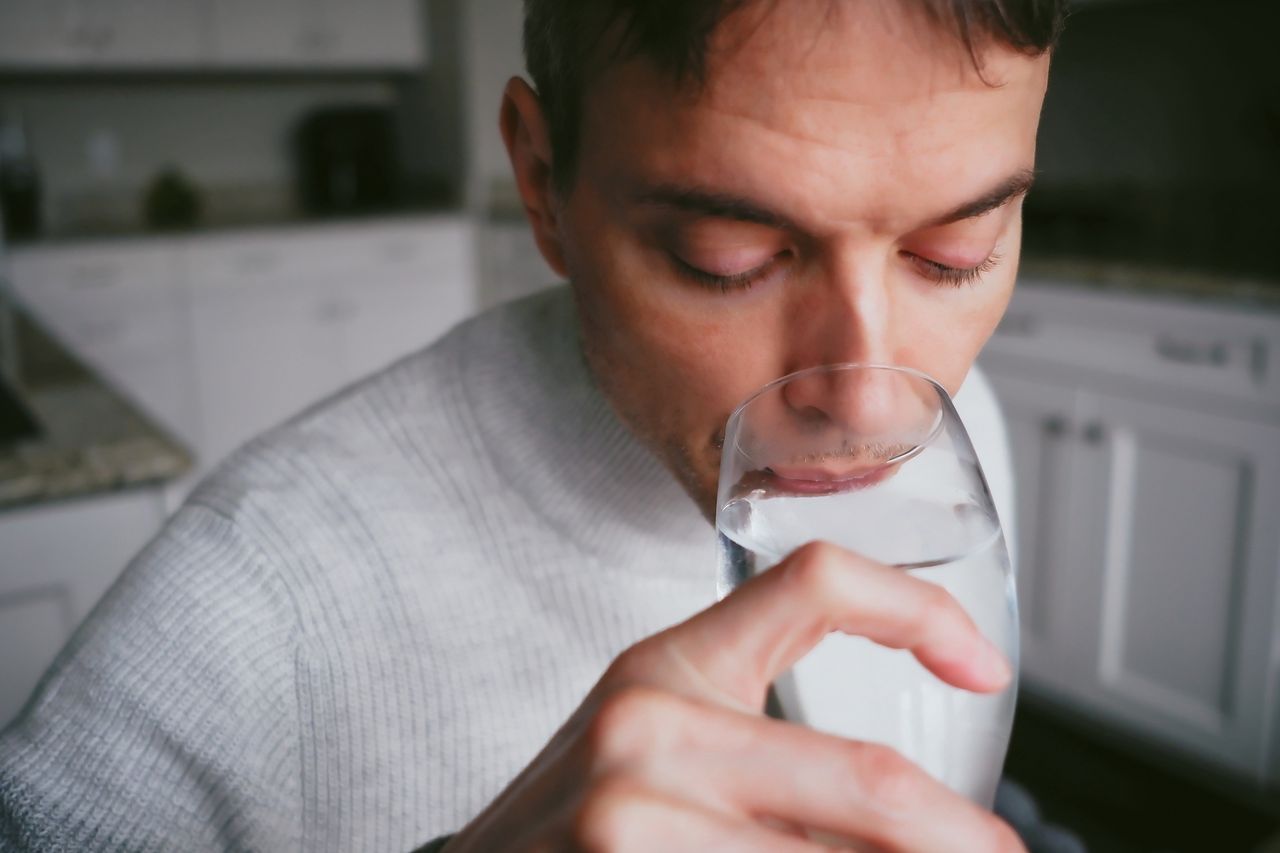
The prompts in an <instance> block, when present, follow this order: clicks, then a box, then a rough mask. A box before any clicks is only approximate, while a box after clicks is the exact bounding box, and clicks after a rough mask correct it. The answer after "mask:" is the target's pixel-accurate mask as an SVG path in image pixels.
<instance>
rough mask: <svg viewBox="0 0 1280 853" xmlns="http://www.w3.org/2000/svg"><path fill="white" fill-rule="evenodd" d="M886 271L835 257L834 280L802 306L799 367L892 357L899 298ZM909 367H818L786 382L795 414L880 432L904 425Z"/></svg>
mask: <svg viewBox="0 0 1280 853" xmlns="http://www.w3.org/2000/svg"><path fill="white" fill-rule="evenodd" d="M886 272H887V271H886V270H885V269H883V268H881V265H878V264H871V265H863V266H862V267H856V266H855V264H854V263H852V262H845V263H841V262H840V261H839V260H837V261H836V262H833V263H832V265H831V269H830V270H829V271H828V276H827V279H826V280H825V281H824V282H823V283H822V285H821V286H818V287H815V288H814V289H813V291H811V293H810V300H809V302H808V304H806V305H805V306H804V308H803V310H800V311H797V312H796V314H795V317H796V320H797V322H796V328H795V329H794V331H793V335H792V340H793V342H794V343H793V349H792V360H791V364H792V368H791V369H792V370H793V371H796V370H803V369H804V368H811V367H816V366H818V365H824V364H845V363H856V364H881V365H884V364H891V363H892V362H893V357H894V356H893V353H894V345H893V341H892V334H893V324H892V307H893V306H892V297H891V294H890V292H889V288H888V283H887V281H886V275H885V274H886ZM906 392H909V389H907V388H905V387H904V384H903V376H902V374H897V373H895V372H893V371H886V370H859V371H814V372H811V373H808V374H804V375H801V376H798V377H797V378H796V379H794V380H792V381H791V382H789V383H787V385H786V386H784V389H783V395H782V396H783V399H784V400H785V401H786V404H787V406H788V407H789V408H790V409H791V411H792V412H793V413H794V415H795V416H798V417H799V418H802V419H804V420H807V421H809V422H811V423H815V424H827V425H831V426H834V427H838V428H840V429H843V430H847V431H849V432H851V433H858V434H865V435H879V434H882V433H886V432H892V431H894V430H895V429H898V428H900V427H901V422H900V419H901V417H902V405H903V400H904V399H905V398H904V393H906Z"/></svg>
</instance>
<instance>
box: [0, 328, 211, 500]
mask: <svg viewBox="0 0 1280 853" xmlns="http://www.w3.org/2000/svg"><path fill="white" fill-rule="evenodd" d="M14 319H15V327H16V333H17V340H18V352H19V353H20V354H21V362H20V372H19V380H20V383H21V385H20V390H21V391H22V392H23V396H24V398H25V401H26V402H27V404H28V405H29V406H30V408H31V410H32V411H33V413H34V414H35V416H36V418H37V419H38V420H39V422H40V426H41V427H42V431H41V433H40V434H39V435H38V436H36V437H34V438H32V439H28V440H25V441H20V442H18V443H15V444H7V445H0V510H4V509H12V508H15V507H19V506H27V505H31V504H37V503H44V502H48V501H55V500H63V499H67V498H77V497H85V496H88V495H91V494H95V493H98V492H107V491H114V490H119V489H126V488H132V487H135V486H143V485H154V484H159V483H164V482H166V481H168V480H171V479H174V478H176V477H179V476H181V475H182V474H184V473H186V472H187V471H188V470H190V468H191V466H192V462H193V460H192V456H191V453H190V452H189V451H188V450H187V449H186V448H185V447H183V446H182V445H181V444H180V443H179V442H177V441H175V440H174V439H173V438H172V437H171V436H170V435H169V434H168V433H167V432H166V431H165V430H164V429H162V428H161V427H160V426H158V425H157V424H155V423H154V422H153V421H151V420H150V419H149V418H148V417H147V416H146V415H144V414H143V413H142V412H140V411H139V410H138V409H137V408H136V407H135V406H134V405H133V404H132V403H130V402H129V401H128V400H126V399H125V398H124V397H122V396H121V395H120V394H119V393H118V392H116V391H115V390H114V389H113V388H111V387H110V386H109V385H108V384H107V383H106V382H104V381H103V380H102V379H101V378H99V377H98V376H96V375H95V374H94V373H93V372H92V371H91V370H90V369H89V368H87V367H86V366H85V365H83V364H82V363H81V362H80V361H79V360H78V359H77V358H75V356H73V355H72V354H71V353H69V352H67V351H66V349H65V348H64V347H62V346H61V345H60V344H59V343H58V342H57V341H56V340H55V339H54V338H53V337H52V336H51V335H49V334H48V333H47V332H46V331H45V330H44V329H42V328H41V327H40V326H39V325H37V324H36V323H35V322H34V321H33V320H32V319H31V318H30V317H29V316H27V315H26V314H25V313H23V312H22V311H17V312H15V318H14Z"/></svg>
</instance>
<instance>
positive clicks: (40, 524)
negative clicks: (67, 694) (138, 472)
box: [0, 491, 164, 728]
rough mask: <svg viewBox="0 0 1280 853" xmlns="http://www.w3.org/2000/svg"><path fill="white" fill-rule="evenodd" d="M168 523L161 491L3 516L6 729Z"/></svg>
mask: <svg viewBox="0 0 1280 853" xmlns="http://www.w3.org/2000/svg"><path fill="white" fill-rule="evenodd" d="M163 520H164V508H163V505H162V502H161V500H160V498H159V496H158V494H157V493H156V492H154V491H139V492H131V493H127V494H123V495H114V496H110V497H104V498H94V499H91V500H86V501H77V502H74V503H67V504H57V505H54V506H49V507H35V508H31V509H20V510H13V511H9V512H5V513H3V514H0V555H3V559H0V649H4V653H3V654H0V728H2V727H3V726H4V724H5V723H6V722H8V721H9V719H11V718H12V717H13V715H14V714H15V713H17V711H18V709H19V708H20V707H21V706H22V704H23V703H24V702H25V701H26V699H27V697H28V695H29V694H30V693H31V689H32V688H33V687H34V686H35V683H36V680H37V679H38V678H39V677H40V675H41V674H42V673H43V672H44V670H45V669H46V668H47V667H48V666H49V664H50V662H52V661H53V657H54V655H55V654H57V652H58V650H59V649H60V648H61V647H62V645H63V643H65V642H66V640H67V638H68V637H69V636H70V635H71V632H72V630H74V628H75V626H76V625H77V624H78V623H79V622H80V620H81V619H83V618H84V617H85V615H86V614H87V613H88V612H89V609H90V608H91V607H93V605H94V603H95V602H97V600H98V599H99V598H100V597H101V596H102V593H103V592H104V591H105V590H106V588H107V587H108V586H109V585H110V584H111V582H112V581H113V580H115V578H116V576H117V575H119V574H120V571H121V570H122V569H123V568H124V567H125V565H126V564H127V563H128V561H129V560H130V559H131V558H132V557H133V555H134V554H136V553H137V552H138V550H139V549H140V548H141V547H142V546H143V545H144V544H145V543H146V542H147V540H149V539H150V538H151V537H152V536H154V535H155V533H156V532H157V531H158V530H159V529H160V525H161V523H162V522H163Z"/></svg>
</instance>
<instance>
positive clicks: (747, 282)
mask: <svg viewBox="0 0 1280 853" xmlns="http://www.w3.org/2000/svg"><path fill="white" fill-rule="evenodd" d="M671 260H672V261H674V262H675V265H676V269H678V270H679V271H680V273H681V274H682V275H684V276H685V277H686V278H689V279H692V280H693V281H695V282H696V283H698V284H701V285H702V286H704V287H714V288H719V290H720V291H721V292H722V293H728V292H729V291H731V290H747V289H749V288H750V287H751V286H752V285H754V284H756V283H757V282H759V281H760V280H761V279H763V278H764V277H765V276H766V275H768V273H769V271H770V270H771V269H772V268H773V264H774V260H775V259H770V260H769V261H767V262H765V263H764V264H762V265H760V266H758V267H756V268H755V269H753V270H747V271H746V272H740V273H734V274H733V275H716V274H715V273H710V272H707V271H706V270H704V269H699V268H698V267H695V266H693V265H692V264H690V263H687V262H686V261H684V260H683V259H682V258H680V256H678V255H674V254H673V255H672V256H671Z"/></svg>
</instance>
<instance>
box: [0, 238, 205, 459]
mask: <svg viewBox="0 0 1280 853" xmlns="http://www.w3.org/2000/svg"><path fill="white" fill-rule="evenodd" d="M10 269H11V273H12V279H13V284H14V289H15V290H16V292H17V293H18V295H19V297H20V298H21V299H22V300H23V302H24V303H25V304H26V305H27V306H28V307H29V308H30V309H31V310H32V311H33V312H34V313H35V315H36V316H37V317H38V318H39V319H40V320H41V321H42V322H43V323H44V325H45V326H47V327H48V328H49V329H50V330H51V331H52V332H53V333H54V334H55V335H56V336H57V337H58V338H59V339H60V340H61V341H62V342H63V343H64V344H65V345H67V346H68V347H69V348H70V349H71V350H72V351H73V352H75V353H76V354H77V355H78V356H80V358H82V359H83V360H85V361H86V362H88V363H90V364H92V365H94V367H95V369H97V370H98V372H99V373H100V374H102V375H103V376H104V377H105V378H106V379H107V380H108V381H110V382H112V384H114V385H115V386H116V388H117V390H119V391H121V392H122V393H124V394H125V395H126V396H128V397H131V398H132V399H133V400H134V402H136V403H137V404H138V405H139V406H140V407H141V408H142V409H143V410H144V411H146V412H147V413H148V414H150V415H151V416H153V417H154V418H155V419H156V420H158V421H159V422H160V423H161V424H162V425H163V426H165V427H166V428H168V429H169V430H170V431H171V432H173V433H174V434H175V435H176V436H177V437H178V438H180V439H182V440H183V441H184V442H186V443H188V444H191V445H194V444H195V443H197V442H198V440H199V425H198V413H197V411H196V408H195V403H196V401H195V396H194V389H193V386H192V382H191V359H190V353H189V351H188V349H187V346H186V340H187V337H188V324H187V309H186V293H185V291H184V287H183V280H182V270H181V267H180V263H179V258H178V255H177V253H176V252H175V251H173V249H172V247H170V246H166V245H145V244H142V245H135V244H119V245H111V244H104V245H99V246H95V245H88V246H70V247H68V246H58V247H49V248H32V249H23V250H21V251H19V252H15V253H14V254H13V256H12V258H11V264H10Z"/></svg>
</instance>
